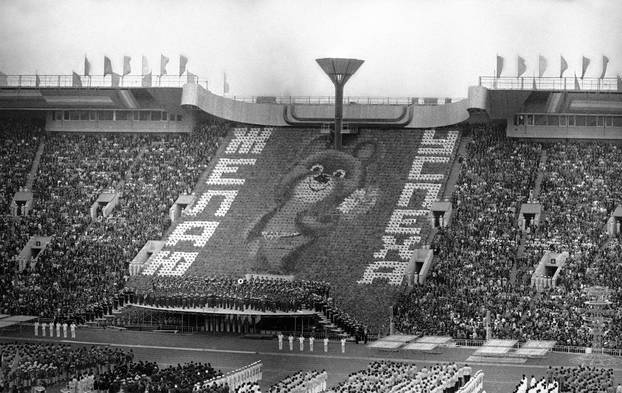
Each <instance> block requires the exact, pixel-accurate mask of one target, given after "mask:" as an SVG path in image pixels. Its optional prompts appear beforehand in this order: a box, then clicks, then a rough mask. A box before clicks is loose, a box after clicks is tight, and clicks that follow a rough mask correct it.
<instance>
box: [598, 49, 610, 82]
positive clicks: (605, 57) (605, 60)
mask: <svg viewBox="0 0 622 393" xmlns="http://www.w3.org/2000/svg"><path fill="white" fill-rule="evenodd" d="M607 64H609V58H608V57H607V56H605V55H603V72H602V73H601V74H600V79H603V78H604V77H605V74H606V73H607Z"/></svg>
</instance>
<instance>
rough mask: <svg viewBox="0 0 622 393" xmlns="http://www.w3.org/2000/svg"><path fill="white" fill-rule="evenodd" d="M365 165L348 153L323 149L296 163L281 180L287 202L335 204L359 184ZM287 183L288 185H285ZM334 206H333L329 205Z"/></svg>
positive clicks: (363, 175) (359, 185) (360, 183)
mask: <svg viewBox="0 0 622 393" xmlns="http://www.w3.org/2000/svg"><path fill="white" fill-rule="evenodd" d="M364 180H365V168H364V167H363V165H362V163H361V161H360V160H358V159H357V158H355V157H353V156H352V155H350V154H347V153H344V152H340V151H335V150H326V151H321V152H319V153H315V154H312V155H310V156H308V157H307V158H305V159H304V160H302V161H301V162H299V163H298V164H297V165H296V166H295V167H294V168H293V169H292V170H291V171H290V172H289V173H288V174H287V175H286V176H285V177H284V178H283V180H282V182H281V184H282V185H283V188H284V190H283V191H285V194H287V195H281V197H284V199H285V200H288V199H289V203H302V204H305V205H311V204H316V203H320V202H329V201H330V202H332V203H337V201H338V200H340V199H341V200H342V199H343V198H345V197H346V196H348V195H350V194H351V193H352V192H354V191H355V190H356V189H357V188H359V187H361V186H362V185H363V182H364ZM287 185H288V186H287ZM333 207H335V206H333Z"/></svg>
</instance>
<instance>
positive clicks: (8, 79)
mask: <svg viewBox="0 0 622 393" xmlns="http://www.w3.org/2000/svg"><path fill="white" fill-rule="evenodd" d="M79 81H80V84H81V85H82V86H81V87H82V88H87V89H88V88H92V89H96V88H106V87H115V88H116V87H183V86H184V85H185V84H187V83H195V84H199V85H204V86H205V87H206V88H207V86H208V83H207V80H204V79H200V78H199V77H197V76H196V75H190V76H185V75H184V76H177V75H162V76H160V75H152V76H151V82H150V83H147V80H146V78H145V76H144V75H126V76H124V77H119V78H118V79H117V78H115V79H114V80H113V77H112V76H111V75H107V76H103V75H92V76H79ZM75 82H77V81H74V77H73V75H4V76H3V75H0V88H3V87H11V88H13V87H23V88H78V87H79V86H76V83H75ZM215 93H216V94H220V93H219V92H218V91H215ZM224 96H225V97H227V98H229V99H232V100H235V101H241V102H248V103H266V104H327V105H331V104H334V103H335V97H334V96H285V97H280V96H231V95H224ZM462 99H464V98H450V97H362V96H352V97H344V99H343V102H344V103H346V104H365V105H443V104H448V103H451V102H456V101H459V100H462Z"/></svg>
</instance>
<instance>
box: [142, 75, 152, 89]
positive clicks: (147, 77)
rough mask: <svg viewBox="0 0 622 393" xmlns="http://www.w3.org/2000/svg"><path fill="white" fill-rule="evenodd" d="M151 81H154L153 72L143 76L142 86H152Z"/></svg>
mask: <svg viewBox="0 0 622 393" xmlns="http://www.w3.org/2000/svg"><path fill="white" fill-rule="evenodd" d="M151 82H152V77H151V72H150V73H148V74H145V75H144V76H143V80H142V87H151Z"/></svg>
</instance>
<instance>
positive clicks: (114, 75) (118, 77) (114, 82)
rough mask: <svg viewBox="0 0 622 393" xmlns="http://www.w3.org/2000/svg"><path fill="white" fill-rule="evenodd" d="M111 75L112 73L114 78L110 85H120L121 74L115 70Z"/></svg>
mask: <svg viewBox="0 0 622 393" xmlns="http://www.w3.org/2000/svg"><path fill="white" fill-rule="evenodd" d="M111 75H112V78H111V83H110V85H111V86H112V87H119V85H120V82H121V75H119V74H117V73H116V72H113V73H112V74H111Z"/></svg>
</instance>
